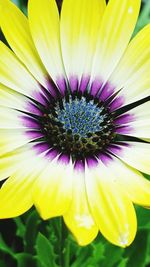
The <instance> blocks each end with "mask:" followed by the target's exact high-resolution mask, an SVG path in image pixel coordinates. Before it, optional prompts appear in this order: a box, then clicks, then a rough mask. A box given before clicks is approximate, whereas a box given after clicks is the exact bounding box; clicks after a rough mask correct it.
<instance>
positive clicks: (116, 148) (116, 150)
mask: <svg viewBox="0 0 150 267" xmlns="http://www.w3.org/2000/svg"><path fill="white" fill-rule="evenodd" d="M128 146H129V144H127V143H125V142H119V145H118V144H111V145H109V146H108V148H107V150H108V151H109V152H111V153H112V154H114V155H117V156H121V155H122V152H123V149H124V147H128Z"/></svg>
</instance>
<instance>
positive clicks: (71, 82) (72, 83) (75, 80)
mask: <svg viewBox="0 0 150 267" xmlns="http://www.w3.org/2000/svg"><path fill="white" fill-rule="evenodd" d="M69 85H70V89H71V91H72V93H74V92H75V91H77V90H78V85H79V83H78V77H77V76H75V75H72V76H70V78H69Z"/></svg>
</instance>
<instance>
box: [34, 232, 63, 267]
mask: <svg viewBox="0 0 150 267" xmlns="http://www.w3.org/2000/svg"><path fill="white" fill-rule="evenodd" d="M36 251H37V257H38V259H39V261H40V262H41V264H42V266H43V267H58V265H57V264H56V262H55V261H56V255H55V253H54V248H53V246H52V244H51V243H50V242H49V240H48V239H47V238H46V237H45V236H44V235H42V234H41V233H39V234H38V237H37V240H36Z"/></svg>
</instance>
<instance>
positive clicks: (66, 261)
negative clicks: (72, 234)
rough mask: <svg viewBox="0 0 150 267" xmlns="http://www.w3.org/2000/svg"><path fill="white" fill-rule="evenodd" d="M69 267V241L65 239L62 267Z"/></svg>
mask: <svg viewBox="0 0 150 267" xmlns="http://www.w3.org/2000/svg"><path fill="white" fill-rule="evenodd" d="M69 266H70V240H69V239H66V242H65V248H64V267H69Z"/></svg>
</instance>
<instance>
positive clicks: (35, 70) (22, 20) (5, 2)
mask: <svg viewBox="0 0 150 267" xmlns="http://www.w3.org/2000/svg"><path fill="white" fill-rule="evenodd" d="M0 26H1V28H2V31H3V33H4V35H5V38H6V39H7V41H8V43H9V45H10V46H11V48H12V49H13V51H14V52H15V53H16V55H17V56H18V57H19V59H20V60H21V61H22V62H23V64H25V65H26V67H27V68H28V69H29V71H30V72H31V73H32V74H33V75H34V77H35V78H36V79H37V80H38V81H39V82H40V83H41V84H42V85H43V86H46V78H47V76H48V74H47V73H46V70H45V68H44V66H43V65H42V63H41V60H40V58H39V55H38V53H37V51H36V48H35V46H34V43H33V40H32V37H31V33H30V29H29V25H28V19H27V18H26V17H25V15H24V14H23V13H22V12H21V11H20V9H19V8H17V7H16V6H15V5H14V4H13V3H12V2H11V1H9V0H1V2H0Z"/></svg>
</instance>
